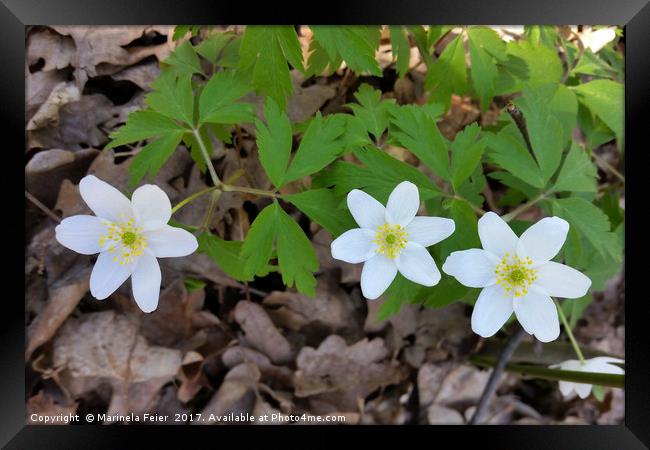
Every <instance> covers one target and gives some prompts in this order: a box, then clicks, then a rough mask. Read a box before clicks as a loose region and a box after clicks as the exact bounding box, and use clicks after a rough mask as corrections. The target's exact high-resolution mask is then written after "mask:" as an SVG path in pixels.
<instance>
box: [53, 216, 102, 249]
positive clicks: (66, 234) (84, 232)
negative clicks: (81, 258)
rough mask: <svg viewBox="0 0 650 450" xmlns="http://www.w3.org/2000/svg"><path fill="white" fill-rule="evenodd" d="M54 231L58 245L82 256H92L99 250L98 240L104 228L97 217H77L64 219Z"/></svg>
mask: <svg viewBox="0 0 650 450" xmlns="http://www.w3.org/2000/svg"><path fill="white" fill-rule="evenodd" d="M54 231H55V233H56V240H57V241H59V244H61V245H63V246H64V247H67V248H69V249H70V250H74V251H75V252H77V253H81V254H82V255H94V254H95V253H99V252H100V250H101V249H100V246H99V238H100V237H101V236H102V235H103V234H104V233H105V232H106V226H105V225H104V224H103V223H102V219H100V218H99V217H95V216H86V215H78V216H72V217H66V218H65V219H63V220H62V221H61V223H60V224H59V225H57V226H56V228H55V229H54Z"/></svg>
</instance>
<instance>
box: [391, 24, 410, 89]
mask: <svg viewBox="0 0 650 450" xmlns="http://www.w3.org/2000/svg"><path fill="white" fill-rule="evenodd" d="M388 29H389V32H390V44H391V51H392V53H393V58H394V59H396V60H397V74H398V75H399V77H400V78H404V77H405V76H406V74H407V73H408V71H409V61H410V59H411V45H410V43H409V37H408V32H407V31H406V29H405V28H404V27H403V26H401V25H391V26H390V27H388Z"/></svg>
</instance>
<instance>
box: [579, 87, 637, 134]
mask: <svg viewBox="0 0 650 450" xmlns="http://www.w3.org/2000/svg"><path fill="white" fill-rule="evenodd" d="M572 89H573V90H574V91H575V92H576V93H577V94H578V98H579V99H580V101H581V102H582V103H584V104H585V105H586V106H587V108H589V109H590V110H591V112H592V113H593V114H595V115H596V116H597V117H598V118H600V119H601V120H602V121H603V122H605V125H607V126H608V127H609V128H610V129H611V130H612V131H613V132H614V134H616V140H617V141H618V142H619V145H621V146H622V145H623V142H624V141H623V99H624V89H623V85H622V84H621V83H617V82H616V81H612V80H593V81H590V82H588V83H584V84H580V85H578V86H575V87H573V88H572Z"/></svg>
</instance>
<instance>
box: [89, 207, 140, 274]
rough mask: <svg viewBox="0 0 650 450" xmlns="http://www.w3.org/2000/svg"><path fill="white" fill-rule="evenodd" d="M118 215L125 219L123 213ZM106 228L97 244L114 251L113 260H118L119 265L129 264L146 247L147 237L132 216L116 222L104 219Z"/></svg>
mask: <svg viewBox="0 0 650 450" xmlns="http://www.w3.org/2000/svg"><path fill="white" fill-rule="evenodd" d="M120 216H121V217H122V219H125V217H124V216H123V215H120ZM106 228H107V234H105V235H102V236H101V237H100V238H99V246H100V247H101V248H102V249H105V250H108V251H109V252H111V253H115V256H114V257H113V261H115V262H119V263H120V266H123V265H124V264H131V263H132V262H134V261H135V259H136V258H137V257H138V256H140V255H142V253H143V252H144V249H145V248H147V238H145V237H144V235H143V234H142V228H140V227H137V226H136V224H135V219H134V218H133V217H131V218H130V219H129V220H127V221H124V220H122V221H121V222H117V223H116V222H108V221H106Z"/></svg>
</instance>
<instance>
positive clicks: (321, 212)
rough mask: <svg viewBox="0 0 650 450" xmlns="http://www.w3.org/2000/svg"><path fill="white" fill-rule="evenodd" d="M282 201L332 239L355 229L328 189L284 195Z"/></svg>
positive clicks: (349, 216)
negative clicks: (300, 212)
mask: <svg viewBox="0 0 650 450" xmlns="http://www.w3.org/2000/svg"><path fill="white" fill-rule="evenodd" d="M282 199H283V200H286V201H288V202H290V203H292V204H293V205H294V206H296V207H297V208H298V209H299V210H300V211H302V212H303V213H305V214H306V215H307V216H308V217H309V218H310V219H311V220H313V221H314V222H316V223H317V224H319V225H320V226H322V227H323V228H325V229H326V230H327V231H329V232H330V233H331V234H332V236H334V237H337V236H339V235H341V234H343V233H344V232H346V231H347V230H350V229H352V228H356V227H357V225H356V222H355V221H354V219H353V218H352V215H351V214H350V212H349V211H348V209H347V208H341V207H340V206H341V205H340V203H341V202H340V201H339V200H338V199H337V198H336V196H335V195H334V193H333V192H332V191H331V190H329V189H312V190H309V191H304V192H300V193H298V194H292V195H284V196H283V197H282Z"/></svg>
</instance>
